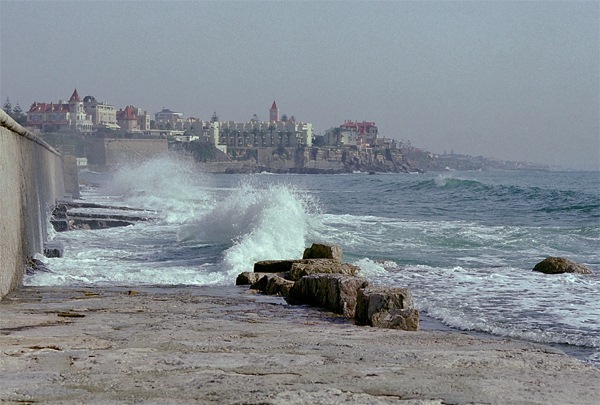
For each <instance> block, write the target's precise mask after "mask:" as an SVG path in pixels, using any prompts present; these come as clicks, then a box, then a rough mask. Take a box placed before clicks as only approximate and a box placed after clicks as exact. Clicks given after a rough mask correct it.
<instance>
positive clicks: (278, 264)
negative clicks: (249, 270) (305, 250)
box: [254, 260, 299, 273]
mask: <svg viewBox="0 0 600 405" xmlns="http://www.w3.org/2000/svg"><path fill="white" fill-rule="evenodd" d="M297 261H299V260H263V261H260V262H256V263H254V272H255V273H287V272H288V271H290V270H291V269H292V264H294V263H296V262H297Z"/></svg>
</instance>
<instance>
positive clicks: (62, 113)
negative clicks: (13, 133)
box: [26, 89, 94, 132]
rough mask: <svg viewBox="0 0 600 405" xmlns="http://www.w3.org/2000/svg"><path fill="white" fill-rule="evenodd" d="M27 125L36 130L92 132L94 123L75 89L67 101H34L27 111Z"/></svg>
mask: <svg viewBox="0 0 600 405" xmlns="http://www.w3.org/2000/svg"><path fill="white" fill-rule="evenodd" d="M26 126H27V127H28V128H31V129H33V130H34V131H36V130H37V131H44V130H45V131H57V132H62V131H77V132H91V131H92V128H93V126H94V123H93V121H92V116H91V115H90V114H88V113H87V112H86V110H85V106H84V102H83V101H81V99H80V98H79V93H78V92H77V89H75V90H74V91H73V94H72V95H71V98H70V99H69V101H68V102H66V103H65V102H64V101H62V100H59V102H58V104H54V103H38V102H34V103H33V104H32V105H31V107H30V108H29V111H27V125H26Z"/></svg>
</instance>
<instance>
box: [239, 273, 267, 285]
mask: <svg viewBox="0 0 600 405" xmlns="http://www.w3.org/2000/svg"><path fill="white" fill-rule="evenodd" d="M262 276H263V275H262V274H259V273H253V272H251V271H244V272H243V273H240V274H239V275H238V276H237V278H236V279H235V285H251V284H254V283H256V282H257V281H258V280H259V279H260V278H261V277H262Z"/></svg>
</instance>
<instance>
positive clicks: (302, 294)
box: [286, 274, 369, 318]
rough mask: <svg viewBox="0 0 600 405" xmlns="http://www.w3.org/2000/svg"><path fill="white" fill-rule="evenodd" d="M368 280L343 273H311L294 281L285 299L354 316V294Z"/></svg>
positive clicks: (350, 316)
mask: <svg viewBox="0 0 600 405" xmlns="http://www.w3.org/2000/svg"><path fill="white" fill-rule="evenodd" d="M368 284H369V282H368V281H367V280H365V279H364V278H361V277H352V276H346V275H343V274H311V275H308V276H304V277H302V278H301V279H300V280H298V281H296V282H295V283H294V286H293V287H292V288H291V290H290V292H289V296H288V297H287V298H286V301H287V302H288V303H289V304H292V305H298V304H308V305H313V306H317V307H320V308H324V309H328V310H330V311H332V312H335V313H337V314H341V315H344V316H346V317H349V318H352V317H354V312H355V308H356V296H357V293H358V290H359V289H360V288H364V287H367V286H368Z"/></svg>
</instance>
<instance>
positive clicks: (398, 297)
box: [355, 287, 419, 331]
mask: <svg viewBox="0 0 600 405" xmlns="http://www.w3.org/2000/svg"><path fill="white" fill-rule="evenodd" d="M355 319H356V323H357V324H358V325H369V326H375V327H379V328H389V329H402V330H408V331H417V330H419V311H418V310H416V309H415V308H414V305H413V300H412V296H411V294H410V291H409V290H408V289H406V288H391V287H367V288H362V289H360V290H358V295H357V298H356V314H355Z"/></svg>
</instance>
